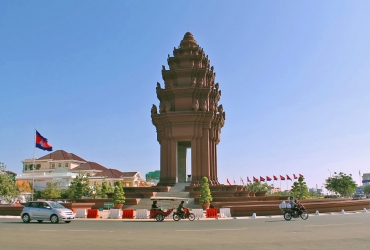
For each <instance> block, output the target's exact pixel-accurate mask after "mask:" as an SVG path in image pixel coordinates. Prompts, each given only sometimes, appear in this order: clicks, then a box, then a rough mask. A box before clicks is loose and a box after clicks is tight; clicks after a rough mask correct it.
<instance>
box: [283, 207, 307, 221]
mask: <svg viewBox="0 0 370 250" xmlns="http://www.w3.org/2000/svg"><path fill="white" fill-rule="evenodd" d="M297 209H298V211H295V210H293V209H291V208H284V209H283V212H284V219H285V220H291V219H292V218H298V217H301V218H302V220H307V219H308V213H307V211H306V208H305V207H304V206H303V205H298V206H297Z"/></svg>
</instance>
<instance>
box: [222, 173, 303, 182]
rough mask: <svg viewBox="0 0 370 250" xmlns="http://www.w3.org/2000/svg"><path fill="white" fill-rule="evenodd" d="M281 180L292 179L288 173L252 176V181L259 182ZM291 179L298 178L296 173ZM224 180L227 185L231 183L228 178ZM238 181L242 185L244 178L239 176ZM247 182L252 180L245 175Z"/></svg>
mask: <svg viewBox="0 0 370 250" xmlns="http://www.w3.org/2000/svg"><path fill="white" fill-rule="evenodd" d="M299 177H303V175H301V174H299ZM279 179H280V180H281V181H285V180H290V181H291V180H292V178H290V176H289V175H286V177H285V176H283V175H280V178H279V177H277V176H276V175H273V176H272V178H271V177H269V176H267V175H266V178H264V177H262V176H260V178H258V177H257V178H256V177H254V176H253V182H261V181H272V180H274V181H278V180H279ZM293 179H298V177H297V175H296V174H293ZM226 182H227V184H229V185H231V183H230V181H229V179H228V178H226ZM240 182H241V183H243V185H244V180H243V178H242V177H240ZM247 182H252V181H251V180H250V179H249V177H247ZM234 185H236V181H235V180H234Z"/></svg>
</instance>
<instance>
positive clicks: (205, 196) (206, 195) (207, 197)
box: [199, 176, 213, 204]
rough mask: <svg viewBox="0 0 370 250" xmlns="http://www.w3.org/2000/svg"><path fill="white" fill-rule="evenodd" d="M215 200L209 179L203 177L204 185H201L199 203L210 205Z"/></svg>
mask: <svg viewBox="0 0 370 250" xmlns="http://www.w3.org/2000/svg"><path fill="white" fill-rule="evenodd" d="M212 200H213V198H212V195H211V189H210V188H209V184H208V178H207V177H205V176H204V177H203V178H202V183H201V184H200V195H199V202H200V203H202V204H204V203H210V202H211V201H212Z"/></svg>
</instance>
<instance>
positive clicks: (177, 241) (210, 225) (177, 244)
mask: <svg viewBox="0 0 370 250" xmlns="http://www.w3.org/2000/svg"><path fill="white" fill-rule="evenodd" d="M369 248H370V213H369V214H365V213H357V214H344V215H341V214H337V215H319V216H316V215H310V217H309V218H308V220H306V221H303V220H301V219H293V220H292V221H285V220H284V219H283V218H282V216H277V217H275V216H274V217H264V218H257V219H251V218H248V219H240V218H238V219H218V220H215V219H206V220H196V221H193V222H190V221H180V222H174V221H171V220H165V221H164V222H154V221H152V220H147V221H138V220H134V221H127V220H126V221H122V220H88V219H79V220H75V221H73V222H72V223H70V224H65V223H59V224H51V223H50V222H43V223H42V224H39V223H37V222H31V223H29V224H24V223H22V222H21V221H20V219H4V218H3V219H0V249H1V250H7V249H12V250H13V249H38V250H41V249H42V250H43V249H68V250H70V249H227V250H231V249H285V250H286V249H295V250H296V249H369Z"/></svg>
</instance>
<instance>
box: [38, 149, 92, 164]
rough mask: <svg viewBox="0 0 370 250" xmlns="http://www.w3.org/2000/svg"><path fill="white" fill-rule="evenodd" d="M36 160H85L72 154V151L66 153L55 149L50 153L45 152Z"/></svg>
mask: <svg viewBox="0 0 370 250" xmlns="http://www.w3.org/2000/svg"><path fill="white" fill-rule="evenodd" d="M37 160H54V161H60V160H75V161H84V162H86V160H84V159H82V158H81V157H79V156H77V155H75V154H73V153H67V152H66V151H64V150H57V151H54V152H52V153H50V154H47V155H45V156H43V157H41V158H38V159H37Z"/></svg>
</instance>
